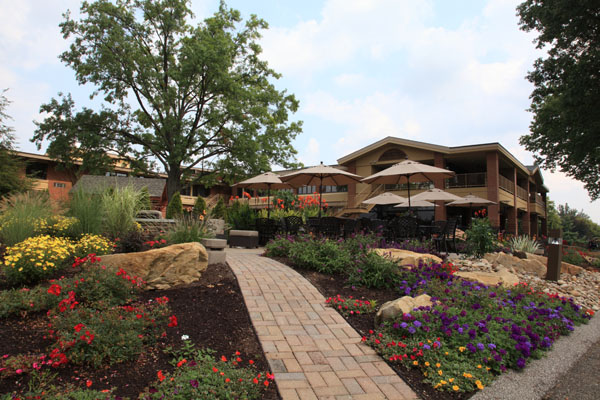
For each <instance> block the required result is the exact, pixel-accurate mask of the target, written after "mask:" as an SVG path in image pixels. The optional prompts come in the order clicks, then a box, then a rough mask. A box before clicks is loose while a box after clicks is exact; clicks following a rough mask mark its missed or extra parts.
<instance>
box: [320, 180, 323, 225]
mask: <svg viewBox="0 0 600 400" xmlns="http://www.w3.org/2000/svg"><path fill="white" fill-rule="evenodd" d="M320 179H321V180H320V181H319V223H321V204H322V199H321V197H323V177H321V178H320Z"/></svg>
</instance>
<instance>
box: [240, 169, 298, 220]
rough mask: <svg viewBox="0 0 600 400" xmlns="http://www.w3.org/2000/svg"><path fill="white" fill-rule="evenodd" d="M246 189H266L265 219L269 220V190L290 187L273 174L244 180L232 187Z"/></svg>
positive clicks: (267, 173) (266, 173) (268, 173)
mask: <svg viewBox="0 0 600 400" xmlns="http://www.w3.org/2000/svg"><path fill="white" fill-rule="evenodd" d="M233 186H234V187H236V186H237V187H243V188H248V189H267V218H271V189H287V188H290V187H291V186H290V185H288V184H287V183H283V182H282V181H281V178H280V177H279V175H277V174H276V173H273V172H265V173H264V174H260V175H257V176H255V177H253V178H250V179H246V180H245V181H241V182H238V183H236V184H235V185H233Z"/></svg>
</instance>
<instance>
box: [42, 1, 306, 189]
mask: <svg viewBox="0 0 600 400" xmlns="http://www.w3.org/2000/svg"><path fill="white" fill-rule="evenodd" d="M72 15H78V16H80V18H79V19H72ZM192 18H193V15H192V11H191V9H190V2H189V1H187V0H157V1H150V0H144V1H135V2H123V3H118V4H117V3H114V2H113V1H110V0H96V1H92V2H83V3H82V5H81V10H80V12H79V13H74V14H70V13H66V14H65V21H64V22H63V23H61V24H60V26H61V29H62V35H63V36H64V38H65V39H68V40H69V42H70V43H71V47H70V48H69V50H67V51H65V52H64V53H63V54H62V55H61V56H60V58H61V60H62V61H63V62H64V63H65V64H66V65H68V66H70V67H71V68H72V69H73V70H74V71H75V74H76V77H77V80H78V82H79V83H81V84H83V83H91V84H93V85H94V87H95V88H96V89H97V90H96V91H95V92H94V93H93V94H92V95H93V96H94V95H97V94H99V95H101V96H102V97H103V98H104V101H105V104H109V106H103V107H102V110H101V111H99V112H95V111H93V110H90V109H85V108H84V109H83V110H81V111H77V110H76V109H75V105H74V103H73V100H72V99H71V96H70V95H67V96H62V94H61V98H59V99H58V100H57V99H51V101H50V102H49V103H47V104H44V105H42V107H41V111H43V112H47V113H48V117H47V118H46V119H45V120H44V121H43V122H41V123H39V124H38V128H37V130H36V132H35V135H34V141H36V143H37V144H38V145H40V144H41V143H42V142H43V141H44V140H48V141H49V142H50V145H49V147H48V154H49V155H50V156H51V157H55V158H57V159H59V160H60V161H62V162H64V163H65V164H66V165H67V166H68V165H69V164H73V162H74V160H76V159H78V158H80V159H82V160H83V166H82V168H83V169H84V170H86V171H98V170H102V169H106V168H107V167H108V166H110V165H111V162H112V160H111V159H110V158H109V157H108V155H107V152H108V151H114V152H116V153H117V154H119V155H121V156H123V157H125V158H126V159H127V160H128V161H129V162H131V163H132V165H133V166H135V167H138V168H147V167H148V166H147V165H145V163H144V162H143V160H145V159H147V158H148V156H151V157H152V158H154V159H156V160H157V162H159V163H161V164H162V166H163V169H164V170H165V171H166V172H167V175H168V177H167V181H168V182H167V191H168V193H167V196H168V198H171V196H172V195H173V193H175V192H176V191H178V190H179V188H180V187H181V186H180V185H181V177H182V176H183V175H185V174H189V173H190V172H191V169H192V168H193V167H194V166H195V165H198V164H199V163H200V162H202V163H203V164H204V166H205V168H206V169H208V170H211V171H215V172H214V173H213V174H211V177H212V181H216V179H217V178H222V179H224V180H225V181H226V182H228V183H232V182H233V181H234V180H235V179H236V177H237V176H239V175H243V174H250V175H254V174H257V173H259V172H262V171H265V170H267V169H269V167H270V165H272V164H277V165H281V166H282V167H284V168H291V167H294V166H296V164H295V163H294V162H293V161H294V157H295V154H296V151H295V150H294V148H293V147H292V140H293V139H294V138H295V137H296V135H297V134H298V133H299V132H300V131H301V123H299V122H288V119H289V116H290V113H293V112H295V111H296V110H297V109H298V101H297V100H296V99H295V97H294V96H293V95H289V94H287V93H286V92H285V91H279V90H277V89H276V88H275V85H274V84H273V81H274V79H277V78H278V77H279V75H278V74H277V73H276V72H275V71H273V70H272V69H270V68H269V66H268V64H267V63H266V62H264V61H262V60H261V59H260V53H261V47H260V46H259V45H258V41H259V39H260V30H262V29H265V28H267V24H266V22H264V21H263V20H261V19H259V18H257V17H256V16H250V18H249V19H248V20H247V21H245V22H243V21H242V18H241V15H240V12H238V11H236V10H232V9H228V8H227V7H226V6H225V4H224V3H221V4H220V6H219V10H218V11H217V12H216V13H215V14H214V15H213V16H211V17H209V18H206V19H205V20H204V21H198V22H197V23H196V22H194V23H195V25H192V24H191V23H192ZM157 37H160V38H161V40H155V39H156V38H157ZM132 94H133V96H131V95H132ZM190 94H193V95H190ZM132 98H134V99H135V100H134V103H133V104H132V102H131V99H132ZM75 142H77V143H78V144H79V146H73V145H72V144H73V143H75ZM205 178H206V177H205Z"/></svg>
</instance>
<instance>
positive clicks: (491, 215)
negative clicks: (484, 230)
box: [486, 152, 500, 228]
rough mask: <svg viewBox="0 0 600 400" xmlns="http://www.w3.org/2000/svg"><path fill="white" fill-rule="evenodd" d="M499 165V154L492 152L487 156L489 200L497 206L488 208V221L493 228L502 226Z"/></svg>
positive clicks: (492, 205)
mask: <svg viewBox="0 0 600 400" xmlns="http://www.w3.org/2000/svg"><path fill="white" fill-rule="evenodd" d="M498 168H499V163H498V153H497V152H490V153H487V154H486V178H487V198H488V200H491V201H493V202H494V203H496V204H491V205H489V206H488V219H489V220H490V223H491V224H492V226H493V227H496V228H497V227H499V226H500V204H499V196H498V190H499V189H498V185H499V183H500V182H499V178H498V175H499V174H500V172H499V170H498Z"/></svg>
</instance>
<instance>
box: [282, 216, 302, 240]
mask: <svg viewBox="0 0 600 400" xmlns="http://www.w3.org/2000/svg"><path fill="white" fill-rule="evenodd" d="M283 221H284V223H285V233H286V234H288V235H297V234H298V231H299V230H300V228H301V227H302V226H303V225H304V223H303V222H302V217H297V216H294V215H291V216H289V217H285V218H284V219H283Z"/></svg>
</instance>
